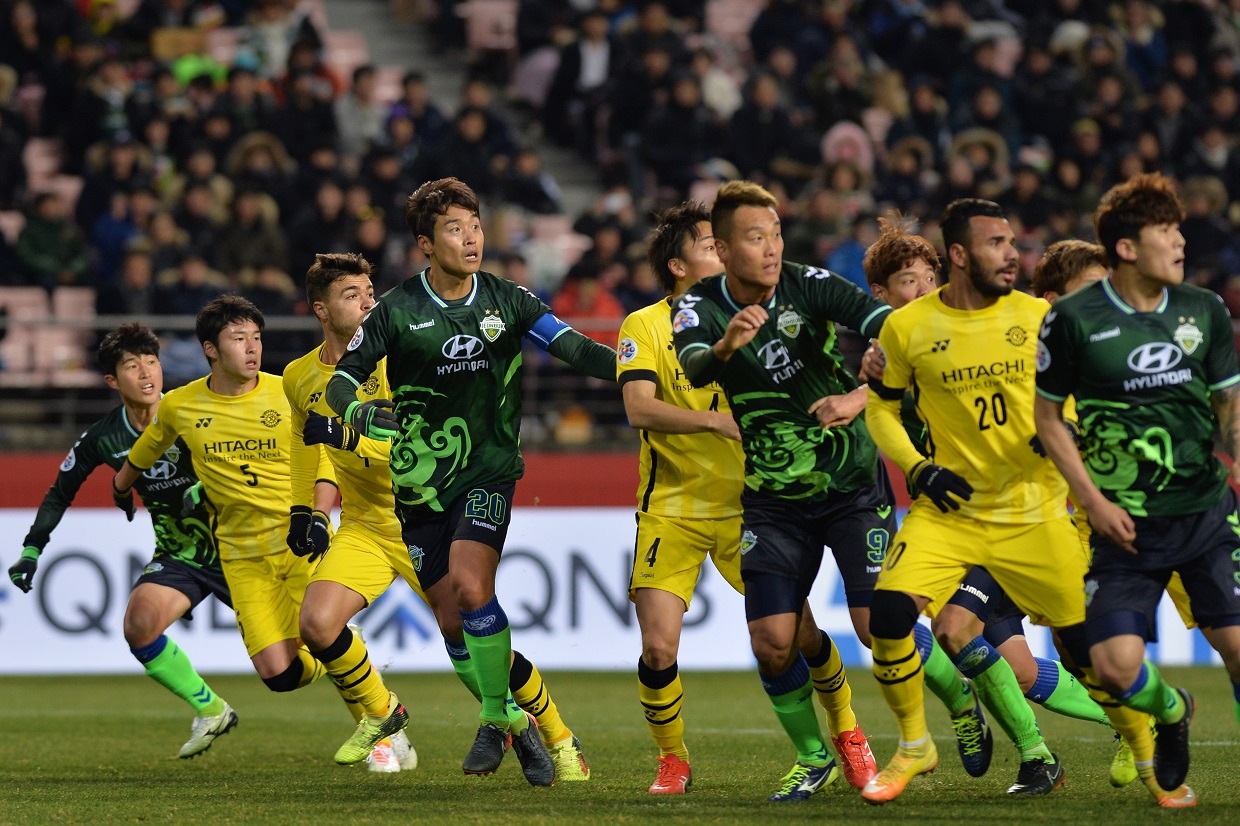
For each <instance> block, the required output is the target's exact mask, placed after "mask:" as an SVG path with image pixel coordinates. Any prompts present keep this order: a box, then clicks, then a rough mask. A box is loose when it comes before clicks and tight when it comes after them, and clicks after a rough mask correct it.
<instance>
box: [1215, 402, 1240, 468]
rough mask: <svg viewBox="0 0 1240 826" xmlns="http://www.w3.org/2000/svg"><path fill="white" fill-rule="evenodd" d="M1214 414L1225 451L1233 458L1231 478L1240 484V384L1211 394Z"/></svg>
mask: <svg viewBox="0 0 1240 826" xmlns="http://www.w3.org/2000/svg"><path fill="white" fill-rule="evenodd" d="M1210 401H1211V403H1212V404H1213V405H1214V414H1215V415H1216V416H1218V425H1219V430H1220V431H1221V433H1222V436H1223V450H1225V451H1227V455H1228V456H1230V457H1231V459H1232V464H1231V478H1232V480H1233V481H1235V482H1236V483H1240V384H1232V385H1229V386H1228V387H1223V388H1221V389H1219V390H1215V391H1214V392H1212V393H1211V394H1210Z"/></svg>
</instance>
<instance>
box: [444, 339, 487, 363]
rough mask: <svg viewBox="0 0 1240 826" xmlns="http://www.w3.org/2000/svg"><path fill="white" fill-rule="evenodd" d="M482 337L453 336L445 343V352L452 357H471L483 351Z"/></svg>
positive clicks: (458, 358)
mask: <svg viewBox="0 0 1240 826" xmlns="http://www.w3.org/2000/svg"><path fill="white" fill-rule="evenodd" d="M482 347H483V345H482V339H479V338H474V337H473V336H466V335H459V336H453V337H452V338H450V339H448V340H447V341H445V342H444V343H443V354H444V355H445V356H446V357H448V358H450V359H457V360H461V359H471V358H474V357H475V356H478V355H479V354H481V353H482Z"/></svg>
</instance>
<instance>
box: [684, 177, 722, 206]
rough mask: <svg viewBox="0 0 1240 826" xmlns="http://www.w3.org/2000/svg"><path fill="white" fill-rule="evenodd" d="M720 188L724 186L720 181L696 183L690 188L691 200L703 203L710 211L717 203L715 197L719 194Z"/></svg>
mask: <svg viewBox="0 0 1240 826" xmlns="http://www.w3.org/2000/svg"><path fill="white" fill-rule="evenodd" d="M720 186H722V184H721V183H720V182H719V181H694V182H693V183H692V184H691V185H690V186H689V200H690V201H698V202H699V203H703V204H705V205H706V208H707V209H710V207H711V205H712V204H713V203H715V196H716V195H718V194H719V187H720Z"/></svg>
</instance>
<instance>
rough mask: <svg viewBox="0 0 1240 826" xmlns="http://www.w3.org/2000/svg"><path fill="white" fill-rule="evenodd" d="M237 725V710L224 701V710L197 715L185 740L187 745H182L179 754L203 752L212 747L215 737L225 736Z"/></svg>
mask: <svg viewBox="0 0 1240 826" xmlns="http://www.w3.org/2000/svg"><path fill="white" fill-rule="evenodd" d="M235 725H237V712H235V711H233V709H232V706H230V705H229V704H228V703H227V702H225V703H224V710H223V711H221V712H220V713H219V714H216V715H213V716H209V717H202V716H199V717H195V718H194V723H193V726H192V727H191V729H190V735H189V739H188V740H186V741H185V745H183V746H181V753H180V754H179V755H178V756H179V757H181V758H188V757H195V756H197V755H199V754H202V753H203V752H204V751H206V750H207V749H209V748H211V744H212V743H214V742H215V738H217V737H222V736H224V735H225V734H227V733H228V732H229V731H230V730H231V729H232V727H233V726H235Z"/></svg>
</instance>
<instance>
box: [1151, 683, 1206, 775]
mask: <svg viewBox="0 0 1240 826" xmlns="http://www.w3.org/2000/svg"><path fill="white" fill-rule="evenodd" d="M1176 691H1178V692H1180V698H1181V699H1182V700H1184V716H1183V717H1182V718H1180V721H1179V722H1178V723H1157V724H1156V725H1155V726H1154V730H1155V732H1156V735H1155V738H1154V779H1155V780H1157V781H1158V785H1159V786H1161V787H1162V788H1163V790H1165V791H1174V790H1176V789H1178V788H1180V786H1181V785H1183V784H1184V780H1185V779H1186V778H1187V777H1188V726H1189V724H1190V723H1191V722H1192V721H1193V713H1194V712H1195V711H1196V710H1197V703H1196V702H1195V701H1194V700H1193V695H1191V694H1189V693H1188V689H1186V688H1177V689H1176Z"/></svg>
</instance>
